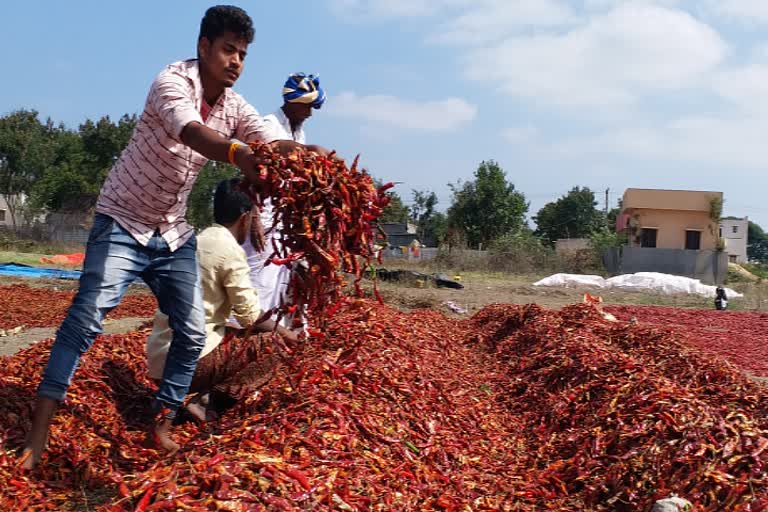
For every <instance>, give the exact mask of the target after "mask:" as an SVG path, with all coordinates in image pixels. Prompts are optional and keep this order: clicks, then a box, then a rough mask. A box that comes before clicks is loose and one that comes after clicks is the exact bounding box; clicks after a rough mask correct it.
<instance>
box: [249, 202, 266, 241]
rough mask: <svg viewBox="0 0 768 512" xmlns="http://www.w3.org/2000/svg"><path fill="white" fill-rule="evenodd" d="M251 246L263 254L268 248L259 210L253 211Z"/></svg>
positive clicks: (256, 208) (254, 209)
mask: <svg viewBox="0 0 768 512" xmlns="http://www.w3.org/2000/svg"><path fill="white" fill-rule="evenodd" d="M250 235H251V245H252V246H253V248H254V249H256V251H257V252H263V251H264V250H266V248H267V240H266V238H265V237H264V226H263V225H262V224H261V214H260V213H259V208H258V207H257V206H254V207H253V209H251V233H250Z"/></svg>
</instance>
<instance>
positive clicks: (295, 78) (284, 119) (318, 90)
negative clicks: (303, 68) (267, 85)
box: [264, 73, 325, 144]
mask: <svg viewBox="0 0 768 512" xmlns="http://www.w3.org/2000/svg"><path fill="white" fill-rule="evenodd" d="M323 103H325V91H323V88H322V87H320V77H319V76H315V75H307V74H304V73H294V74H292V75H291V76H289V77H288V80H286V81H285V85H283V106H282V107H281V108H280V109H278V110H277V112H275V113H274V114H270V115H268V116H265V117H264V122H265V123H266V124H267V125H269V126H270V127H271V128H272V129H273V130H274V133H275V134H276V135H277V139H279V140H292V141H294V142H299V143H301V144H303V143H304V140H305V138H304V128H303V125H304V121H306V120H307V119H309V118H310V117H312V110H313V109H319V108H320V107H322V106H323Z"/></svg>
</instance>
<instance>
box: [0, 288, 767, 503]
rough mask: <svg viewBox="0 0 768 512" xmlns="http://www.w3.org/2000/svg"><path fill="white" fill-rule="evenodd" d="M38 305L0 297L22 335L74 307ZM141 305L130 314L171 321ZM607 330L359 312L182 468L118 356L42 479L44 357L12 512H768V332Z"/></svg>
mask: <svg viewBox="0 0 768 512" xmlns="http://www.w3.org/2000/svg"><path fill="white" fill-rule="evenodd" d="M29 293H37V292H30V291H29V290H27V289H24V288H22V287H19V286H16V287H14V288H10V287H6V286H4V287H0V325H2V326H7V327H9V328H10V327H14V326H18V325H22V324H19V323H18V322H19V321H20V320H23V325H36V326H48V327H55V326H56V325H57V324H58V322H59V321H60V320H61V317H62V315H63V311H65V310H66V306H67V305H68V301H69V300H71V296H72V292H71V291H69V292H56V294H54V293H53V292H52V291H49V293H42V294H39V295H28V294H29ZM59 293H60V295H59ZM27 295H28V296H29V297H30V298H28V299H25V297H26V296H27ZM9 297H15V300H13V299H11V298H9ZM133 297H134V298H133V299H131V300H133V301H135V302H132V303H129V304H128V306H129V309H127V310H124V314H126V315H130V316H134V315H137V316H140V315H145V314H146V315H148V314H151V312H152V311H153V309H154V307H155V305H154V301H153V299H152V298H151V297H150V296H147V295H134V296H133ZM6 299H7V302H3V300H6ZM532 299H534V300H535V297H532ZM131 308H133V309H131ZM605 309H606V310H607V311H610V312H612V313H613V314H614V315H615V316H616V317H618V318H619V322H608V321H605V320H604V318H603V317H602V315H601V314H600V313H599V312H598V311H597V310H596V309H594V308H593V307H591V306H587V305H584V304H578V305H573V306H566V307H563V308H562V309H560V310H555V309H544V308H542V307H540V306H537V305H488V306H485V307H482V308H480V309H479V311H477V312H476V313H475V314H473V315H472V316H467V317H449V316H446V315H444V314H443V313H440V312H438V311H435V310H429V309H416V310H413V311H409V312H403V311H401V310H399V309H395V308H393V307H390V306H386V305H381V304H378V303H376V302H373V301H368V300H349V301H346V302H345V303H344V304H343V305H342V307H341V308H340V309H339V311H338V312H337V313H336V315H334V316H333V318H332V319H330V321H329V322H328V324H327V326H326V328H325V329H324V331H323V335H322V336H319V337H318V338H316V339H314V340H312V342H311V343H309V344H307V345H306V346H305V347H304V348H303V350H301V351H300V352H297V353H296V354H294V357H293V358H292V359H291V360H289V361H287V362H286V364H285V365H284V366H283V367H282V368H281V369H280V370H279V371H278V372H277V373H276V375H275V378H274V379H273V380H272V381H271V382H270V383H269V384H268V385H267V386H265V388H264V389H263V391H262V393H260V394H259V395H258V396H254V397H252V398H251V399H250V400H248V401H247V402H246V403H244V404H242V405H240V406H238V407H237V408H236V409H235V410H233V411H230V412H229V413H227V414H226V415H224V416H223V417H222V418H221V419H220V420H219V421H218V422H217V423H216V424H214V425H213V426H212V427H211V429H210V430H209V431H205V430H202V429H200V428H199V427H198V426H196V425H194V424H186V425H181V426H179V427H178V429H177V431H176V435H177V436H178V437H179V439H180V440H182V441H183V445H184V447H183V449H182V451H181V452H180V453H179V454H177V455H176V456H175V457H174V458H172V459H167V460H161V459H159V458H158V454H157V452H156V451H155V450H154V449H152V448H150V447H149V445H148V444H147V442H146V436H145V431H144V428H145V425H146V424H147V423H148V422H149V421H150V418H151V413H150V410H149V405H150V402H151V397H152V394H153V391H154V387H153V384H152V383H151V382H150V381H149V380H148V378H147V376H146V370H145V366H144V360H143V354H144V342H145V339H146V334H147V333H146V331H142V330H137V331H132V332H128V333H124V334H115V335H108V336H102V337H100V338H99V339H98V340H97V342H96V344H95V345H94V347H93V349H92V351H91V352H89V353H88V354H87V355H86V356H85V357H84V359H83V362H82V365H81V367H80V369H79V370H78V373H77V374H76V376H75V379H74V382H73V386H72V388H71V393H70V395H69V397H68V399H67V401H66V402H65V403H64V405H63V406H62V409H61V410H60V412H59V414H58V415H57V416H56V419H55V420H54V424H53V427H52V436H51V440H50V445H49V448H48V450H47V452H46V454H45V455H44V457H43V460H42V462H41V464H40V466H39V467H38V469H36V470H35V471H34V472H33V473H32V474H23V473H21V472H19V471H18V470H17V469H16V458H15V457H16V450H17V449H18V448H19V447H20V446H21V443H22V442H23V438H24V435H25V431H26V429H27V428H28V425H29V417H30V406H31V403H32V401H33V397H34V386H35V384H36V383H37V382H38V381H39V378H40V373H41V372H42V363H43V361H44V360H45V357H46V353H47V350H48V348H49V347H50V343H51V341H50V340H43V341H41V342H40V343H37V344H35V345H34V346H32V347H30V348H27V349H24V350H22V351H20V352H18V353H16V354H14V355H13V356H8V357H3V358H2V360H0V363H2V364H0V382H1V383H2V384H1V385H0V439H1V440H2V444H3V452H2V454H0V493H2V497H1V498H0V509H2V510H103V511H110V510H114V511H133V510H200V511H203V510H355V511H356V510H361V511H362V510H382V511H383V510H413V511H421V510H444V511H450V510H455V511H459V510H461V511H466V510H473V511H479V510H510V511H517V510H519V511H539V510H606V511H608V510H618V511H636V510H650V508H651V506H652V505H653V503H654V502H655V501H656V500H657V499H660V498H664V497H667V496H668V495H669V494H670V493H673V492H674V493H677V494H679V495H680V496H683V497H685V498H687V499H688V500H690V501H691V502H693V503H694V505H695V507H696V508H695V510H710V511H713V510H734V511H761V510H767V509H768V508H766V507H768V482H767V481H766V480H765V476H764V472H765V463H766V462H767V461H768V450H767V448H768V431H767V430H766V429H768V417H767V416H766V412H767V410H768V405H766V404H768V401H766V398H767V397H766V392H765V389H764V387H763V386H762V385H760V384H759V383H756V382H755V381H754V380H753V379H752V378H750V375H757V376H768V369H766V368H765V367H763V366H761V361H760V360H761V359H762V360H764V359H765V356H766V353H768V348H766V343H765V342H766V341H768V340H766V332H767V331H766V329H765V328H766V327H767V326H768V317H766V315H764V314H761V313H748V312H726V313H722V312H714V311H705V310H690V309H682V308H672V307H648V306H629V305H613V306H606V308H605ZM116 313H117V314H118V316H119V315H120V314H122V313H119V312H118V311H116ZM629 320H636V321H631V322H630V321H629ZM33 322H34V324H33ZM46 324H47V325H46Z"/></svg>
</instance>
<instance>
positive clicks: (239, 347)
mask: <svg viewBox="0 0 768 512" xmlns="http://www.w3.org/2000/svg"><path fill="white" fill-rule="evenodd" d="M240 181H241V180H239V179H237V178H234V179H230V180H225V181H222V182H221V183H219V185H218V186H217V187H216V192H215V194H214V199H213V218H214V222H215V224H213V225H212V226H211V227H209V228H206V229H205V230H204V231H203V232H202V233H200V235H199V236H198V237H197V260H198V263H199V265H200V279H201V282H202V288H203V306H204V310H205V333H206V338H205V346H204V347H203V350H202V352H201V353H200V359H199V361H198V364H197V370H196V371H195V375H194V377H193V378H192V383H191V385H190V392H191V393H197V395H196V396H195V397H194V398H192V400H190V401H189V403H188V405H187V410H188V411H189V412H190V413H191V414H192V415H193V416H194V417H195V418H197V419H198V420H200V421H206V419H207V418H208V414H207V413H208V411H209V410H213V411H214V412H220V411H222V410H224V409H226V408H228V407H230V406H232V405H234V403H236V402H237V401H239V400H242V399H244V398H246V397H248V396H249V395H250V394H252V393H253V392H255V391H256V390H258V388H259V387H260V386H262V385H264V384H265V383H266V382H267V381H268V380H269V378H270V377H271V375H272V371H273V370H274V369H275V368H276V367H277V366H278V365H279V362H280V354H279V353H278V352H277V349H276V350H274V351H273V352H272V353H265V352H264V351H263V350H264V347H262V341H265V342H266V345H267V346H269V345H271V343H270V341H269V340H268V339H267V340H263V339H260V338H259V335H253V336H250V337H249V338H248V339H239V338H231V339H230V338H228V337H227V336H226V324H227V319H228V318H229V315H230V313H232V312H234V316H235V319H237V321H238V322H239V323H240V325H242V326H245V327H254V328H255V330H256V331H272V330H275V329H276V330H277V333H278V334H279V335H281V336H283V337H284V338H285V339H286V340H287V341H289V343H292V344H293V343H296V342H297V341H298V338H297V336H296V334H294V333H293V332H291V331H289V330H287V329H285V328H284V327H282V326H276V325H275V322H274V321H272V320H271V319H265V320H263V321H261V320H260V319H261V316H262V313H263V307H262V306H261V305H260V304H259V297H258V295H257V293H256V292H255V291H254V289H253V288H252V287H251V281H250V279H249V268H248V262H247V261H246V259H245V252H244V251H243V249H242V248H241V246H240V244H242V243H243V241H244V240H245V238H246V236H247V234H248V233H249V232H250V224H251V209H252V208H253V204H252V203H251V199H250V198H249V197H248V196H247V195H246V194H245V193H243V192H242V191H240V190H239V189H238V185H239V184H240ZM262 336H271V334H270V335H262ZM172 340H173V332H172V330H171V327H170V325H169V323H168V316H167V315H165V314H163V313H162V312H160V311H158V312H157V314H156V315H155V321H154V324H153V326H152V333H151V334H150V335H149V337H148V338H147V366H148V368H149V376H150V377H151V378H153V379H155V380H157V379H160V378H161V377H162V376H163V370H164V367H165V365H166V361H167V357H168V351H169V349H170V346H171V342H172Z"/></svg>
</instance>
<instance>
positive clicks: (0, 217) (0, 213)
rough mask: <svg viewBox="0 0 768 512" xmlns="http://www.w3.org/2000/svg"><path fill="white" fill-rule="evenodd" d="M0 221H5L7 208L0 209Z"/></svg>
mask: <svg viewBox="0 0 768 512" xmlns="http://www.w3.org/2000/svg"><path fill="white" fill-rule="evenodd" d="M0 222H5V210H0Z"/></svg>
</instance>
